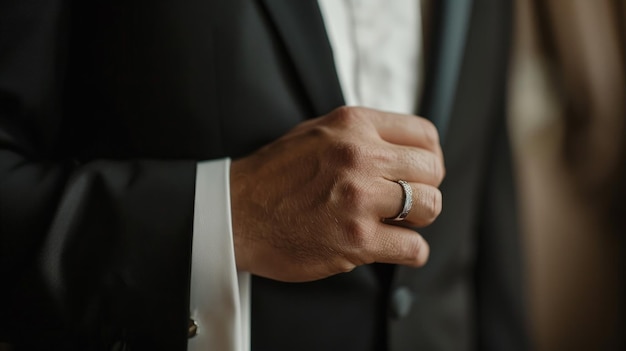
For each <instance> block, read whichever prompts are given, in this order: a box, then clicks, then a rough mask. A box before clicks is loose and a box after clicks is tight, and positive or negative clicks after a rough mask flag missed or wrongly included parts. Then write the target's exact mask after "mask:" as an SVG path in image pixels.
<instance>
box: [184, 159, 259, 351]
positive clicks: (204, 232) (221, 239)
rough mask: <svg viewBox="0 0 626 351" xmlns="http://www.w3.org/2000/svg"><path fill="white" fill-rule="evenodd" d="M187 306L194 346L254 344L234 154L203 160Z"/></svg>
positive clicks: (202, 349)
mask: <svg viewBox="0 0 626 351" xmlns="http://www.w3.org/2000/svg"><path fill="white" fill-rule="evenodd" d="M191 260H192V263H191V288H190V299H189V309H190V313H191V318H192V319H194V320H195V321H196V323H197V324H198V331H197V335H196V336H195V337H193V338H191V339H189V341H188V342H187V349H188V350H190V351H206V350H225V351H247V350H249V349H250V274H249V273H247V272H237V265H236V262H235V251H234V246H233V231H232V226H231V214H230V159H221V160H216V161H205V162H199V163H198V167H197V171H196V194H195V207H194V223H193V250H192V258H191Z"/></svg>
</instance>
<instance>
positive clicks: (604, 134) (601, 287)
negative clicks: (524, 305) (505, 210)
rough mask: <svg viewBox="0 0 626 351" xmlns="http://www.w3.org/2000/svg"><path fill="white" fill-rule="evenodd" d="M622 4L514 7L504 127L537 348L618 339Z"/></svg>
mask: <svg viewBox="0 0 626 351" xmlns="http://www.w3.org/2000/svg"><path fill="white" fill-rule="evenodd" d="M625 9H626V6H624V1H623V0H618V1H615V0H538V1H533V0H518V1H517V4H516V11H517V12H516V21H517V22H516V41H515V50H514V55H513V56H514V57H513V64H512V70H511V80H510V82H511V84H510V109H509V116H510V117H509V122H510V124H509V126H510V131H511V134H512V139H513V144H514V154H515V159H516V172H517V176H518V184H519V189H520V207H521V213H522V224H523V228H522V230H523V244H524V246H525V250H526V264H527V278H528V284H527V287H528V291H527V292H528V297H529V306H530V307H529V316H530V322H531V331H532V333H533V335H534V338H535V346H536V349H537V350H622V349H623V347H624V344H623V339H624V333H626V330H624V324H623V320H624V311H626V309H624V306H623V305H620V304H622V303H623V298H624V290H623V286H624V285H623V277H624V275H623V274H624V272H623V270H622V267H623V266H622V265H623V263H622V262H621V261H620V260H621V254H620V251H621V248H620V245H621V244H620V237H623V236H624V235H626V233H624V232H623V228H624V226H623V221H626V213H623V214H622V215H621V216H620V215H619V214H618V215H616V213H619V207H616V204H619V203H620V202H619V201H623V202H626V199H625V198H623V197H621V195H622V193H620V191H623V184H624V182H626V180H625V178H624V170H623V166H624V163H625V160H626V158H625V157H624V150H625V149H626V148H625V147H624V145H625V144H624V141H625V138H624V136H625V135H626V134H625V119H626V107H625V106H626V102H625V101H626V82H625V78H624V77H625V74H626V73H625V70H624V61H625V59H624V43H625V39H624V38H625V36H624V34H625V33H626V31H625V30H624V18H625V17H626V11H625ZM620 189H621V190H620ZM620 197H621V198H620ZM622 220H623V221H622Z"/></svg>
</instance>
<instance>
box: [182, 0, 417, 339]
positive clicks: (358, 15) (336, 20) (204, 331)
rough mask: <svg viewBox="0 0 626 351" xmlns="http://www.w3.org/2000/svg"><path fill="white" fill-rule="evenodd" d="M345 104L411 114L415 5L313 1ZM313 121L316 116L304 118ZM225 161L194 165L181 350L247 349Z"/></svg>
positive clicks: (381, 0)
mask: <svg viewBox="0 0 626 351" xmlns="http://www.w3.org/2000/svg"><path fill="white" fill-rule="evenodd" d="M318 3H319V5H320V9H321V12H322V16H323V18H324V23H325V25H326V31H327V34H328V37H329V41H330V44H331V47H332V49H333V55H334V60H335V66H336V69H337V74H338V76H339V82H340V84H341V88H342V91H343V95H344V99H345V101H346V104H347V105H358V106H366V107H371V108H376V109H380V110H385V111H393V112H398V113H409V114H410V113H414V111H415V110H416V108H417V107H416V103H417V101H418V99H417V98H418V96H419V94H420V92H421V76H422V75H421V74H420V69H421V66H422V55H421V53H422V52H421V47H422V42H421V40H422V35H421V24H420V18H421V17H420V16H421V15H420V2H419V1H417V0H393V1H387V0H319V1H318ZM311 117H315V116H311ZM229 170H230V160H229V159H223V160H215V161H206V162H200V163H198V169H197V174H196V194H195V196H196V198H195V210H194V212H195V213H194V227H193V252H192V266H191V293H190V312H191V318H193V319H194V320H195V321H196V322H197V324H198V332H197V335H196V336H195V337H193V338H191V339H189V341H188V344H187V346H188V350H190V351H206V350H223V351H247V350H249V349H250V336H249V335H250V318H249V317H250V302H249V301H250V274H249V273H246V272H237V267H236V263H235V254H234V248H233V233H232V226H231V216H230V187H229Z"/></svg>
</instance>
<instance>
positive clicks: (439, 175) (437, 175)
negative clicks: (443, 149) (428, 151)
mask: <svg viewBox="0 0 626 351" xmlns="http://www.w3.org/2000/svg"><path fill="white" fill-rule="evenodd" d="M431 167H432V171H433V177H434V181H435V185H439V184H441V182H442V181H443V178H444V177H445V174H446V170H445V166H444V164H443V161H442V160H441V158H440V157H438V156H437V155H435V154H432V166H431Z"/></svg>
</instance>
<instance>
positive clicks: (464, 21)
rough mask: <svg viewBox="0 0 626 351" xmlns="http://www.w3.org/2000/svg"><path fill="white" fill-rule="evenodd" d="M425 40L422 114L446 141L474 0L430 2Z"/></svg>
mask: <svg viewBox="0 0 626 351" xmlns="http://www.w3.org/2000/svg"><path fill="white" fill-rule="evenodd" d="M431 6H432V9H429V10H428V11H427V12H426V13H425V15H426V16H428V15H430V16H429V17H428V21H427V22H426V23H427V24H428V27H427V28H426V30H425V33H429V34H430V35H431V36H430V37H429V38H427V40H426V41H425V42H426V43H428V45H427V46H425V51H426V55H425V56H426V60H425V61H426V86H425V91H424V96H423V99H422V104H421V106H422V108H421V113H420V114H421V115H423V116H425V117H427V118H429V119H430V120H431V121H432V122H433V123H434V124H435V125H436V126H437V128H438V129H439V133H440V135H441V138H442V141H444V140H445V136H446V133H447V130H448V125H449V123H450V117H451V113H452V107H453V105H454V102H455V99H456V91H457V89H456V87H457V83H458V80H459V76H460V71H461V65H462V62H463V57H464V53H465V43H466V39H467V32H468V28H469V22H470V15H471V12H472V0H461V1H457V0H441V1H437V2H435V3H429V7H431Z"/></svg>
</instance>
